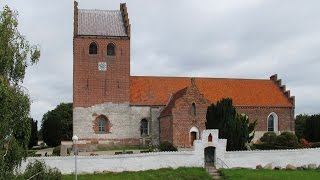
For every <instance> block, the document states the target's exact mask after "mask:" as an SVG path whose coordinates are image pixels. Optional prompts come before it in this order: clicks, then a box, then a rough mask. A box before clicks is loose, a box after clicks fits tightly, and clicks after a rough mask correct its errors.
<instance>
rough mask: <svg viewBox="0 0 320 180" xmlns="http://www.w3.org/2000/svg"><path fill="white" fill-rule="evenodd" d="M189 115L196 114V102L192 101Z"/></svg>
mask: <svg viewBox="0 0 320 180" xmlns="http://www.w3.org/2000/svg"><path fill="white" fill-rule="evenodd" d="M191 115H192V116H195V115H197V110H196V104H195V103H192V105H191Z"/></svg>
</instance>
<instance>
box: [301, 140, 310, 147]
mask: <svg viewBox="0 0 320 180" xmlns="http://www.w3.org/2000/svg"><path fill="white" fill-rule="evenodd" d="M300 144H301V145H302V146H303V148H311V145H312V144H311V143H310V142H308V141H307V140H305V139H300Z"/></svg>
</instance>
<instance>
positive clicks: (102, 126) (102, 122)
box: [98, 117, 106, 133]
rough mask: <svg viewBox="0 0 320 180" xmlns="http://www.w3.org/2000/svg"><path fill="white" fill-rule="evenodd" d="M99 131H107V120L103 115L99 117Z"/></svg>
mask: <svg viewBox="0 0 320 180" xmlns="http://www.w3.org/2000/svg"><path fill="white" fill-rule="evenodd" d="M98 122H99V126H98V127H99V132H100V133H102V132H106V120H105V119H104V118H102V117H100V118H99V121H98Z"/></svg>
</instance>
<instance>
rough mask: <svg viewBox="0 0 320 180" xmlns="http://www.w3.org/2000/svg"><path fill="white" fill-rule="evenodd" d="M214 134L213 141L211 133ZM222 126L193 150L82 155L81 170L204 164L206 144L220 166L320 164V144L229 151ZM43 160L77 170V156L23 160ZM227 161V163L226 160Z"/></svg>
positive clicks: (68, 170) (207, 132)
mask: <svg viewBox="0 0 320 180" xmlns="http://www.w3.org/2000/svg"><path fill="white" fill-rule="evenodd" d="M210 134H211V136H212V141H211V142H209V141H208V140H209V139H208V137H209V135H210ZM218 134H219V133H218V130H204V131H203V132H202V135H201V138H202V139H200V140H195V141H194V148H193V150H192V151H180V152H154V153H142V154H124V155H111V156H79V157H78V172H79V173H93V172H95V171H100V172H101V171H109V172H121V171H142V170H148V169H159V168H168V167H172V168H177V167H204V165H205V163H204V161H205V154H204V149H205V148H206V147H211V146H213V147H215V165H216V167H217V168H221V167H224V168H227V167H226V166H225V165H227V166H228V168H233V167H247V168H255V167H256V166H257V165H259V164H261V165H262V166H264V165H266V164H269V163H271V164H272V166H273V167H275V166H281V167H282V168H284V167H286V165H287V164H292V165H294V166H302V165H308V164H316V165H317V166H319V165H320V159H319V158H317V157H318V156H319V154H320V148H313V149H294V150H267V151H265V150H263V151H262V150H255V151H226V143H227V140H226V139H218ZM34 160H42V161H44V162H45V163H46V164H47V165H48V166H50V167H56V168H58V169H59V170H60V171H61V172H62V173H63V174H70V173H73V172H74V156H66V157H29V158H27V160H26V161H25V162H23V163H22V169H21V170H23V169H24V168H25V167H26V165H27V163H28V162H29V161H34ZM222 162H224V163H225V164H223V163H222Z"/></svg>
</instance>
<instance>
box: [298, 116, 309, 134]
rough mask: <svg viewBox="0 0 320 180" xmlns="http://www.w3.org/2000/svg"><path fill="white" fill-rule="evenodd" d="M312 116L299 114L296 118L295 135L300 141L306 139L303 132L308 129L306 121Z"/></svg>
mask: <svg viewBox="0 0 320 180" xmlns="http://www.w3.org/2000/svg"><path fill="white" fill-rule="evenodd" d="M309 117H310V116H309V115H307V114H299V115H297V116H296V119H295V134H296V135H297V137H298V139H301V138H304V135H303V132H304V130H305V128H306V120H307V118H309Z"/></svg>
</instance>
